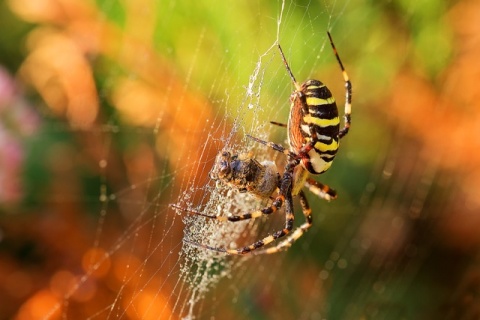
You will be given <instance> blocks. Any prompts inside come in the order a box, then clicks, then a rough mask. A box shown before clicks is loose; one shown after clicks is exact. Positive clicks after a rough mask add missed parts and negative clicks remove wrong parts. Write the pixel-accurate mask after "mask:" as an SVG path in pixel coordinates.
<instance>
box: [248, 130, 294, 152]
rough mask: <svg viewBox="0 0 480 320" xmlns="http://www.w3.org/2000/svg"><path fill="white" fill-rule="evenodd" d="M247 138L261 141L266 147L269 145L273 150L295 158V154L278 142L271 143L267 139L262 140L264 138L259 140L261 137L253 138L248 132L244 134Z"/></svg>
mask: <svg viewBox="0 0 480 320" xmlns="http://www.w3.org/2000/svg"><path fill="white" fill-rule="evenodd" d="M246 136H247V137H248V138H250V139H252V140H253V141H256V142H258V143H261V144H263V145H265V146H267V147H270V148H272V149H273V150H275V151H278V152H281V153H283V154H285V155H287V156H289V157H292V158H295V157H296V154H295V153H293V152H291V151H289V150H287V149H285V148H284V147H283V146H281V145H279V144H276V143H273V142H269V141H264V140H261V139H258V138H255V137H254V136H251V135H249V134H247V135H246Z"/></svg>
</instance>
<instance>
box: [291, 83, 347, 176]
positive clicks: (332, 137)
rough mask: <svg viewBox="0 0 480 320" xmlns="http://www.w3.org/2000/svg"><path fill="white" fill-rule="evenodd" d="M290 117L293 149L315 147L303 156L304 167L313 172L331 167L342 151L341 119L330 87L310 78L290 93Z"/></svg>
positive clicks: (323, 170)
mask: <svg viewBox="0 0 480 320" xmlns="http://www.w3.org/2000/svg"><path fill="white" fill-rule="evenodd" d="M290 101H291V108H290V116H289V119H288V126H287V128H288V142H289V145H290V149H291V150H292V151H293V152H296V153H298V152H299V151H301V150H302V148H304V147H305V146H307V145H311V146H312V148H311V149H310V150H308V151H307V153H306V155H305V156H304V157H302V159H301V164H302V166H303V167H304V168H305V169H306V170H307V171H308V172H310V173H312V174H320V173H323V172H325V171H326V170H328V169H329V168H330V166H331V164H332V161H333V159H334V158H335V155H336V153H337V150H338V140H339V138H338V133H339V130H340V119H339V118H338V109H337V105H336V103H335V99H334V98H333V96H332V93H331V92H330V90H329V89H328V88H327V87H326V86H325V85H324V84H323V83H322V82H320V81H318V80H307V81H305V82H304V83H303V84H302V85H301V86H299V88H298V89H297V90H295V91H294V92H293V94H292V95H291V96H290Z"/></svg>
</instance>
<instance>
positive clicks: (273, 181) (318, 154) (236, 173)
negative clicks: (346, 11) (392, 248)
mask: <svg viewBox="0 0 480 320" xmlns="http://www.w3.org/2000/svg"><path fill="white" fill-rule="evenodd" d="M327 35H328V38H329V40H330V45H331V46H332V49H333V52H334V54H335V57H336V59H337V61H338V64H339V66H340V69H341V71H342V75H343V78H344V81H345V92H346V93H345V107H344V108H345V111H344V127H343V128H342V129H340V119H339V117H338V109H337V105H336V102H335V99H334V98H333V96H332V93H331V92H330V90H329V89H328V88H327V87H326V86H325V85H324V84H323V83H322V82H321V81H318V80H307V81H305V82H304V83H302V84H299V83H298V82H297V81H296V80H295V77H294V76H293V73H292V71H291V69H290V66H289V65H288V62H287V60H286V58H285V55H284V54H283V51H282V48H281V46H280V44H278V49H279V51H280V55H281V57H282V60H283V63H284V65H285V67H286V69H287V72H288V74H289V76H290V78H291V80H292V82H293V85H294V86H295V90H294V91H293V93H292V94H291V95H290V102H291V107H290V115H289V119H288V124H282V123H278V122H272V124H275V125H278V126H282V127H286V128H287V131H288V144H289V147H290V149H289V150H288V149H286V148H284V147H283V146H281V145H279V144H276V143H273V142H267V141H263V140H260V139H258V138H255V137H253V136H250V135H247V136H248V137H249V138H250V139H252V140H254V141H256V142H258V143H261V144H263V145H265V146H268V147H270V148H272V149H274V150H276V151H278V152H281V153H283V154H285V155H286V156H287V163H286V165H285V170H284V172H283V175H282V176H281V178H279V177H280V176H279V174H278V171H277V175H275V174H273V173H272V172H273V171H275V170H276V168H275V169H273V168H272V167H271V166H270V165H268V164H261V163H259V162H258V161H256V160H254V159H253V158H252V157H251V155H250V156H246V157H245V156H243V157H239V156H234V157H232V156H231V154H230V153H228V152H224V153H221V154H222V156H221V157H220V158H217V163H216V165H215V167H214V171H216V170H218V173H219V174H216V176H215V174H214V175H213V178H217V179H218V180H220V181H222V182H224V183H226V184H227V185H230V186H233V187H236V188H237V189H239V191H241V192H242V191H243V192H251V193H253V194H256V195H257V196H259V197H263V198H267V197H271V195H272V193H273V192H274V191H275V190H277V189H278V194H277V195H276V196H275V197H274V198H273V201H272V204H271V205H270V206H268V207H265V208H263V209H261V210H257V211H253V212H251V213H247V214H243V215H238V216H227V217H225V216H214V215H206V214H203V213H201V212H198V211H194V210H186V211H189V212H192V213H195V214H197V215H201V216H204V217H207V218H211V219H216V220H219V221H226V220H228V221H231V222H236V221H242V220H246V219H252V218H257V217H260V216H261V215H264V214H265V215H269V214H271V213H273V212H275V211H277V210H278V209H280V208H281V207H282V206H285V226H284V228H283V229H281V230H278V231H276V232H274V233H272V234H270V235H268V236H266V237H264V238H263V239H261V240H258V241H256V242H254V243H252V244H250V245H248V246H244V247H240V248H234V249H227V248H222V247H211V246H206V245H202V244H198V243H194V242H191V241H188V240H185V241H186V242H189V243H191V244H193V245H196V246H200V247H203V248H205V249H209V250H214V251H218V252H224V253H227V254H232V255H242V254H247V253H250V252H253V251H255V250H257V249H259V248H261V247H263V246H265V245H267V244H270V243H272V242H274V241H276V240H278V239H283V241H281V242H279V243H278V244H276V245H275V246H272V247H269V248H266V249H262V250H258V251H255V253H256V254H260V253H266V254H270V253H275V252H278V251H281V250H282V249H284V248H288V247H290V246H291V245H292V244H293V243H294V242H295V241H296V240H297V239H298V238H300V237H301V236H302V235H303V234H304V233H305V232H306V231H307V230H308V229H309V228H310V227H311V226H312V222H313V220H312V214H311V212H312V210H311V209H310V206H309V205H308V201H307V198H306V196H305V193H304V192H303V190H302V188H303V187H307V188H308V189H309V190H310V191H311V192H312V193H314V194H316V195H318V196H320V197H321V198H324V199H326V200H330V199H334V198H336V192H335V191H334V190H332V189H330V188H329V187H328V186H326V185H323V184H321V183H319V182H316V181H315V180H313V179H311V178H309V175H310V174H321V173H323V172H325V171H327V170H328V169H329V168H330V166H331V164H332V161H333V159H334V157H335V155H336V153H337V150H338V147H339V140H340V139H341V138H343V137H344V136H345V135H346V134H347V133H348V131H349V129H350V122H351V115H350V114H351V101H352V84H351V82H350V79H349V78H348V75H347V72H346V71H345V68H344V67H343V64H342V61H341V60H340V56H339V55H338V53H337V49H336V48H335V45H334V43H333V40H332V36H331V35H330V33H329V32H327ZM266 172H269V173H268V174H265V173H266ZM262 184H263V185H268V187H265V188H264V187H260V186H261V185H262ZM273 186H275V188H274V187H273ZM294 196H298V197H299V200H300V205H301V207H302V211H303V214H304V216H305V220H306V221H305V222H304V223H303V224H302V225H300V226H299V227H298V228H297V229H295V230H293V223H294V210H293V197H294ZM292 231H293V232H292ZM287 235H288V236H287Z"/></svg>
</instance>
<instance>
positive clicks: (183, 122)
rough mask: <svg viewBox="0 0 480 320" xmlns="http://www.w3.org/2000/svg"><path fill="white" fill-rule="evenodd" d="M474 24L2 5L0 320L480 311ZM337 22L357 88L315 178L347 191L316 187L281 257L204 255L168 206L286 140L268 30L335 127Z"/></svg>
mask: <svg viewBox="0 0 480 320" xmlns="http://www.w3.org/2000/svg"><path fill="white" fill-rule="evenodd" d="M278 21H280V22H279V23H277V22H278ZM479 21H480V2H479V1H474V0H472V1H469V0H464V1H450V2H447V1H434V0H425V1H420V2H418V1H413V0H393V1H388V2H375V1H345V2H343V1H292V2H290V1H287V0H285V3H282V2H281V1H273V0H272V1H248V2H246V1H229V2H228V3H227V2H225V1H224V2H221V3H219V2H215V3H212V2H211V1H203V0H201V1H194V2H192V1H182V0H179V1H165V2H160V1H152V0H140V1H132V0H123V1H114V0H96V1H93V0H92V1H88V0H87V1H85V0H41V1H38V0H37V1H33V0H7V1H2V2H0V30H2V32H0V319H118V318H120V319H180V318H187V319H189V318H196V319H207V318H208V319H214V318H218V319H225V318H226V317H229V318H231V319H440V318H441V319H478V318H480V255H479V253H480V252H479V244H480V232H479V231H480V196H479V190H480V166H479V165H478V163H479V162H480V111H479V110H480V105H479V103H480V102H479V101H480V99H479V92H480V90H479V89H478V82H479V79H480V59H479V58H478V57H479V56H480V24H479ZM327 30H330V31H331V33H332V35H333V38H334V40H335V44H336V46H337V49H338V52H339V54H340V56H341V58H342V61H343V63H344V65H345V67H346V69H347V71H348V74H349V75H350V78H351V79H352V82H353V90H354V91H353V94H354V95H353V111H352V112H353V115H352V119H353V120H352V130H351V132H350V134H349V135H348V136H347V137H346V138H345V139H344V140H342V146H341V150H340V151H339V154H338V156H337V158H336V160H335V162H334V165H333V167H332V169H330V170H329V171H328V172H327V173H325V174H324V175H322V176H321V177H316V179H317V180H321V181H322V182H324V183H327V184H329V185H330V186H332V187H333V188H335V189H336V190H337V191H338V193H339V198H338V199H337V200H335V201H333V202H331V203H326V202H325V201H321V200H318V199H315V197H314V196H313V195H312V194H307V196H308V198H309V200H310V203H311V206H312V208H313V209H314V223H315V225H314V226H313V227H312V229H311V230H310V231H309V232H308V233H307V234H306V235H305V236H304V237H302V238H301V239H300V240H299V241H298V242H297V243H296V244H295V245H294V246H293V247H292V248H291V249H290V250H289V251H288V252H285V253H283V252H282V253H279V254H275V255H271V256H258V257H253V258H248V257H247V258H243V257H219V258H213V260H211V261H210V262H209V263H206V262H204V263H202V260H198V261H196V262H195V263H192V262H191V260H189V259H191V257H190V256H189V253H187V254H185V252H184V251H182V245H183V244H182V238H183V236H184V233H186V232H188V230H185V224H184V222H183V220H184V217H183V216H182V213H181V212H180V215H179V214H178V213H179V212H174V211H173V210H172V209H171V208H170V207H169V204H172V203H177V202H181V203H183V204H185V205H188V206H193V207H196V206H197V205H202V204H205V203H206V202H208V201H209V194H208V192H207V191H209V190H211V188H212V183H211V181H210V179H209V178H208V172H209V170H210V169H211V167H212V165H213V161H214V158H215V155H216V154H217V152H218V151H219V150H221V149H222V148H224V146H225V145H226V144H228V142H229V141H231V140H236V141H237V142H236V143H238V144H241V143H244V146H243V147H242V148H243V149H247V150H248V149H249V148H253V146H254V144H252V143H251V142H246V141H245V140H241V139H243V137H244V134H245V133H252V132H253V133H256V134H258V135H259V136H262V137H264V138H268V139H270V140H271V141H276V142H282V141H284V140H285V138H286V134H285V132H284V131H283V130H282V129H281V128H276V127H271V126H269V125H268V121H270V120H274V121H279V122H286V119H287V117H288V112H289V103H288V97H289V95H290V93H291V91H292V89H293V88H292V85H291V83H290V80H289V78H288V75H287V74H286V72H285V68H284V66H283V64H282V62H281V60H280V58H279V56H278V53H277V52H276V49H275V47H273V45H274V44H275V41H276V40H277V36H278V40H279V41H280V43H281V44H282V47H283V50H284V52H285V54H286V56H287V59H288V61H289V63H290V66H291V68H292V70H293V72H294V74H295V76H296V78H297V80H298V81H302V80H304V79H307V78H310V77H311V78H317V79H320V80H322V81H323V82H325V83H327V84H328V85H329V87H330V88H331V90H332V91H333V93H334V95H335V96H336V100H337V102H338V105H339V109H340V111H341V113H343V103H344V100H343V99H344V89H343V85H344V84H343V78H342V76H341V72H340V71H339V68H338V65H337V62H336V60H335V58H334V56H333V54H332V52H331V49H330V47H329V44H328V42H327V40H326V31H327ZM254 147H255V148H258V149H259V150H261V149H262V147H260V146H258V145H257V146H254ZM259 152H260V151H259ZM263 152H266V151H265V150H263ZM272 156H275V157H276V158H275V160H276V161H278V162H281V156H278V155H274V154H273V153H265V154H264V155H263V157H266V158H268V157H272ZM296 212H298V213H300V211H299V209H297V211H296ZM183 215H188V214H187V213H183ZM298 216H299V219H298V220H301V216H302V215H301V214H298ZM271 219H275V218H271ZM277 219H278V220H279V222H280V223H282V219H283V218H280V216H277ZM261 222H262V221H260V222H258V223H261ZM297 223H301V222H297ZM253 230H256V229H253ZM264 231H265V232H270V231H271V230H264ZM265 232H264V234H265ZM259 237H260V236H259V235H257V236H255V238H259ZM232 258H233V259H232ZM186 261H187V262H188V261H190V262H188V263H186ZM212 261H213V263H212ZM206 266H208V268H207V267H206ZM202 279H203V280H205V281H207V282H208V283H207V284H205V283H202Z"/></svg>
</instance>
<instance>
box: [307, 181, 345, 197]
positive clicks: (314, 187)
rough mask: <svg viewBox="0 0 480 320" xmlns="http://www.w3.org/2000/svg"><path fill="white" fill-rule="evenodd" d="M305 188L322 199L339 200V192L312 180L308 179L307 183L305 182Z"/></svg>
mask: <svg viewBox="0 0 480 320" xmlns="http://www.w3.org/2000/svg"><path fill="white" fill-rule="evenodd" d="M305 187H307V188H308V190H310V192H311V193H313V194H314V195H316V196H318V197H319V198H321V199H325V200H327V201H330V200H333V199H336V198H337V192H336V191H335V190H333V189H332V188H330V187H329V186H327V185H326V184H323V183H320V182H318V181H315V180H313V179H311V178H308V179H307V181H305Z"/></svg>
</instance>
